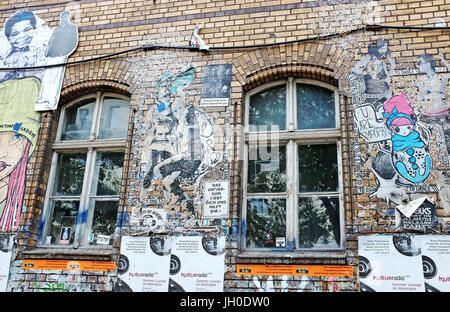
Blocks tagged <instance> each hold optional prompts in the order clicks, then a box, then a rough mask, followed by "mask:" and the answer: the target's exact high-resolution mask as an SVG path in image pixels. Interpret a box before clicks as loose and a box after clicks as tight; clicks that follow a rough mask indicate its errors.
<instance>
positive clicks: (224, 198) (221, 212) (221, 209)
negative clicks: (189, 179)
mask: <svg viewBox="0 0 450 312" xmlns="http://www.w3.org/2000/svg"><path fill="white" fill-rule="evenodd" d="M229 186H230V183H229V182H228V181H216V182H206V183H205V186H204V206H203V217H205V218H226V217H228V197H229Z"/></svg>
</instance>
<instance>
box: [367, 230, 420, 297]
mask: <svg viewBox="0 0 450 312" xmlns="http://www.w3.org/2000/svg"><path fill="white" fill-rule="evenodd" d="M358 255H359V280H360V287H361V291H363V292H424V291H425V287H424V279H423V270H422V249H421V242H420V240H417V239H415V237H414V236H412V235H374V236H359V237H358Z"/></svg>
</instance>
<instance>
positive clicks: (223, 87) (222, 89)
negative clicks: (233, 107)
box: [200, 64, 232, 106]
mask: <svg viewBox="0 0 450 312" xmlns="http://www.w3.org/2000/svg"><path fill="white" fill-rule="evenodd" d="M231 78H232V65H231V64H220V65H208V66H206V68H205V71H204V76H203V85H202V96H201V100H200V106H228V105H229V103H230V95H231Z"/></svg>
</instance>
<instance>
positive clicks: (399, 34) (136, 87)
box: [0, 0, 450, 291]
mask: <svg viewBox="0 0 450 312" xmlns="http://www.w3.org/2000/svg"><path fill="white" fill-rule="evenodd" d="M21 8H29V9H30V10H33V11H34V12H35V13H36V14H37V15H38V16H39V17H41V18H42V19H43V20H45V21H46V22H47V23H48V25H49V26H50V27H54V26H56V25H57V23H58V19H59V14H60V12H61V11H63V10H64V9H65V8H72V9H74V11H73V12H75V14H74V21H75V22H76V23H77V25H78V27H79V45H78V48H77V50H76V51H75V53H74V54H73V55H72V56H71V57H70V58H69V61H81V60H85V59H89V58H91V57H95V56H99V55H106V54H109V53H115V52H120V51H123V50H126V49H130V48H134V47H138V46H140V45H144V44H152V45H166V46H187V45H188V42H189V39H190V36H191V33H192V30H193V29H194V27H195V25H196V23H200V22H204V27H203V28H202V29H201V31H200V35H201V37H202V38H203V39H204V41H205V42H206V43H207V44H208V45H209V46H210V47H211V48H213V47H227V49H221V50H219V49H211V51H210V52H209V53H203V52H196V51H186V50H183V51H178V50H174V49H168V50H151V51H147V52H142V51H138V52H131V53H128V54H123V55H120V56H118V57H114V58H111V59H105V60H97V61H93V62H87V63H82V64H77V65H70V66H68V67H67V68H66V75H65V78H64V84H63V91H62V96H61V104H64V103H66V102H68V101H69V100H72V99H74V98H76V97H78V96H80V95H83V94H87V93H89V92H91V91H94V90H99V89H104V90H114V91H115V92H118V93H122V94H127V95H129V96H130V97H131V106H132V109H133V110H132V111H133V112H136V110H137V109H138V106H139V96H140V95H141V94H142V93H143V92H145V91H146V90H145V86H144V84H143V83H142V79H143V78H144V77H143V76H142V73H141V72H140V71H139V68H137V67H136V64H146V67H145V68H147V69H148V71H149V77H150V78H149V81H151V80H152V77H156V76H157V75H156V73H161V72H162V71H164V70H165V69H167V66H168V67H169V68H173V69H176V68H180V67H181V66H182V65H183V64H186V63H193V64H195V65H196V66H197V67H198V69H197V73H199V76H198V77H197V78H196V79H197V80H196V83H197V84H194V89H195V90H197V93H196V94H195V95H194V99H195V100H199V92H198V90H199V88H201V87H200V83H201V78H202V76H201V73H202V70H203V68H204V66H206V65H211V64H225V63H231V64H233V81H232V93H231V106H230V114H231V119H230V124H231V126H236V125H240V124H242V123H243V120H244V119H243V118H244V102H243V95H244V94H245V92H248V91H250V90H251V89H253V88H254V87H256V86H258V85H261V84H263V83H265V82H269V81H272V80H277V79H283V78H285V77H287V76H294V77H299V78H309V79H314V80H319V81H324V82H327V83H330V84H332V85H336V86H337V87H338V88H339V93H340V121H341V125H342V126H341V133H342V155H343V161H344V163H343V177H344V181H345V184H344V195H345V196H344V202H345V232H346V233H345V241H346V245H345V247H346V250H345V252H344V253H343V256H342V257H338V258H331V259H312V258H308V257H306V258H305V257H300V258H298V259H278V260H273V259H270V258H268V259H265V260H264V261H265V263H284V264H287V263H289V264H293V263H306V264H340V265H342V264H345V265H354V266H355V277H354V278H336V279H334V278H330V277H323V278H309V279H305V278H300V277H295V278H292V277H289V278H281V277H277V276H276V277H273V279H272V278H269V279H268V280H267V277H262V276H259V277H251V278H248V277H243V276H240V275H236V273H235V264H236V263H240V261H241V262H242V261H243V260H242V259H241V260H240V259H239V258H238V257H237V255H238V253H239V240H238V235H231V236H230V237H229V239H228V243H227V244H228V247H229V248H228V251H227V256H226V273H225V290H227V291H257V290H262V289H264V290H273V289H275V290H280V291H285V290H288V291H297V290H299V291H300V290H304V291H342V290H345V291H355V290H357V289H358V286H357V278H356V275H357V266H356V264H357V237H358V235H359V234H361V233H363V234H367V233H393V232H395V229H394V228H393V222H394V221H393V211H394V206H393V204H392V203H391V204H386V202H385V201H383V200H380V199H377V198H373V197H370V196H369V195H370V192H364V191H363V192H361V193H357V192H356V191H355V190H356V188H357V187H358V186H359V185H357V184H358V183H359V178H358V176H357V175H358V174H362V175H363V177H362V179H361V181H362V183H363V186H364V187H376V185H377V184H376V179H375V178H374V176H373V175H372V174H371V173H370V168H369V167H366V168H365V169H364V170H362V172H359V171H356V170H355V167H354V164H355V158H358V157H359V156H360V154H363V157H368V156H367V149H368V148H369V145H368V144H365V142H364V141H363V140H362V139H361V138H358V137H355V129H354V125H353V118H354V109H353V107H352V100H351V97H352V90H351V87H350V82H349V73H350V72H351V70H352V68H353V66H354V65H355V64H356V62H358V61H359V60H360V59H361V58H362V57H363V56H364V55H366V54H367V53H368V45H369V43H370V42H375V41H376V40H377V39H380V38H383V39H386V40H388V41H389V48H390V50H391V53H392V58H393V59H394V60H395V63H396V69H408V68H414V66H415V65H414V64H415V62H416V60H417V57H418V56H420V55H422V54H424V53H428V54H431V55H433V56H434V57H435V58H436V59H437V57H438V55H442V56H443V57H444V58H445V59H447V60H449V59H450V51H449V49H448V46H449V41H450V37H449V36H450V35H449V32H448V30H428V31H414V30H397V29H382V30H364V31H358V32H354V33H348V34H344V35H342V36H334V37H326V36H327V35H329V34H332V33H335V32H345V31H349V30H351V29H355V28H358V27H361V26H364V25H366V24H382V25H389V26H427V27H433V26H436V25H438V26H439V25H448V23H449V21H450V18H449V16H448V13H449V10H450V6H449V5H448V4H446V3H445V0H436V1H404V0H397V1H356V0H342V1H320V2H319V1H290V0H285V1H283V0H281V1H264V2H260V1H244V0H242V1H240V0H231V1H170V0H155V1H91V0H81V1H78V2H76V3H70V2H67V1H52V2H51V3H48V2H46V3H45V4H43V2H42V1H26V2H25V1H22V2H20V1H3V2H2V4H1V5H0V22H4V21H5V19H6V18H8V17H9V16H10V15H11V14H12V13H13V12H14V11H16V10H18V9H21ZM317 36H319V38H318V39H317V40H314V41H305V42H296V43H291V44H280V45H274V46H267V47H258V48H256V47H255V48H251V49H244V48H238V47H240V46H248V45H259V44H273V43H283V42H287V41H291V40H299V39H307V38H313V37H317ZM232 47H235V48H232ZM437 66H441V67H442V66H444V65H443V63H442V61H438V63H437ZM413 78H414V77H413V76H411V75H399V76H395V77H393V81H394V85H395V86H396V88H395V92H396V93H398V92H401V91H402V90H404V88H405V87H407V86H405V81H408V79H409V80H411V79H413ZM132 114H133V113H132ZM219 115H220V117H221V118H224V116H223V114H219ZM58 118H59V111H55V112H53V113H52V112H46V113H43V114H42V118H41V129H40V133H39V141H38V148H37V150H36V151H35V153H34V155H33V157H32V159H31V160H30V162H29V166H28V171H27V172H28V175H27V188H26V196H25V202H24V206H26V211H25V212H24V213H23V215H22V221H21V228H20V229H19V232H18V236H17V238H18V249H17V252H16V253H17V255H16V256H17V259H18V260H16V261H15V262H13V269H12V271H11V273H12V274H11V278H10V289H11V290H12V291H17V290H19V289H23V290H24V291H25V290H34V291H36V290H37V288H36V287H35V285H36V284H34V282H36V283H37V284H38V285H44V286H39V289H42V288H43V287H45V283H47V284H50V283H57V284H61V283H67V286H68V287H69V288H70V289H71V290H77V291H99V290H110V289H111V286H110V280H108V281H106V280H105V279H108V278H109V277H106V276H103V275H98V276H97V275H94V276H89V275H86V274H88V273H86V272H82V273H81V274H75V275H73V273H72V272H64V271H63V272H59V271H58V272H39V273H33V274H26V273H25V272H21V271H20V269H19V268H20V259H21V258H22V257H24V254H23V253H22V252H23V251H24V250H25V249H26V250H29V251H30V250H33V248H34V246H35V245H36V239H37V235H38V230H39V217H40V214H41V213H42V209H43V203H44V196H45V190H46V184H47V182H48V174H49V168H50V161H51V152H50V151H49V150H50V146H51V143H52V142H53V140H54V133H55V130H56V125H57V121H58ZM131 122H132V118H130V126H132V124H131ZM130 131H131V130H130ZM131 138H132V135H131V132H130V133H129V136H128V144H127V151H126V155H128V156H127V157H129V158H126V165H125V171H126V173H125V175H124V176H126V177H127V179H128V180H127V182H126V183H125V186H124V189H123V190H122V200H121V202H120V208H124V209H125V210H126V211H130V210H131V207H130V205H129V203H128V200H127V196H125V194H128V193H129V192H130V186H131V185H132V183H133V181H131V174H132V171H133V169H132V167H131V165H132V164H133V157H132V154H133V153H132V152H133V149H134V148H135V147H134V146H133V143H132V139H131ZM355 142H356V143H357V144H355ZM241 143H242V142H241V138H240V137H237V136H236V137H233V138H231V142H230V145H229V148H230V151H231V156H230V159H229V160H230V172H231V178H230V181H231V190H230V196H231V198H230V203H231V204H230V220H227V223H228V224H229V225H230V226H229V228H230V229H229V230H230V231H231V232H232V233H234V234H237V233H238V231H239V224H240V214H241V205H242V184H241V183H242V162H241V161H240V160H239V159H238V157H237V156H238V155H239V152H240V150H239V149H240V144H241ZM355 147H356V148H357V150H355ZM364 153H366V154H364ZM356 154H357V155H356ZM436 157H437V156H435V163H437V160H436ZM367 166H368V165H367ZM435 169H436V172H443V171H445V170H448V167H442V166H441V167H439V166H437V165H436V167H435ZM433 179H435V180H439V179H440V180H441V182H439V183H440V187H441V188H442V189H444V188H445V187H447V188H448V182H442V179H443V178H442V177H441V176H436V177H433ZM422 193H423V192H422ZM425 193H426V192H425ZM431 196H433V197H434V198H435V199H436V200H437V206H438V214H439V216H440V217H441V220H442V222H441V225H442V227H441V231H442V232H445V226H446V223H445V220H447V218H448V217H449V216H450V215H449V213H450V211H447V210H446V209H444V207H443V203H442V199H441V196H442V195H441V193H440V192H434V193H431ZM126 231H127V230H126V229H125V230H124V232H123V233H126ZM118 244H119V240H118V239H116V242H115V248H116V249H115V250H116V251H117V248H118V247H119V245H118ZM25 257H26V253H25ZM67 257H69V258H70V255H69V256H67ZM109 259H111V260H113V261H114V260H115V259H116V257H115V255H114V253H113V254H112V255H111V256H110V257H109ZM245 261H251V260H249V259H246V260H245ZM255 261H256V262H261V260H255ZM75 277H76V278H75ZM72 278H75V279H76V282H75V281H72ZM94 279H95V281H94ZM74 283H76V284H74Z"/></svg>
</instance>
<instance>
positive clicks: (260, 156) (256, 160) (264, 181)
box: [247, 145, 286, 193]
mask: <svg viewBox="0 0 450 312" xmlns="http://www.w3.org/2000/svg"><path fill="white" fill-rule="evenodd" d="M248 159H249V160H248V183H247V191H248V192H249V193H264V192H267V193H276V192H283V191H285V190H286V147H285V146H278V145H275V146H255V145H251V146H249V154H248Z"/></svg>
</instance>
